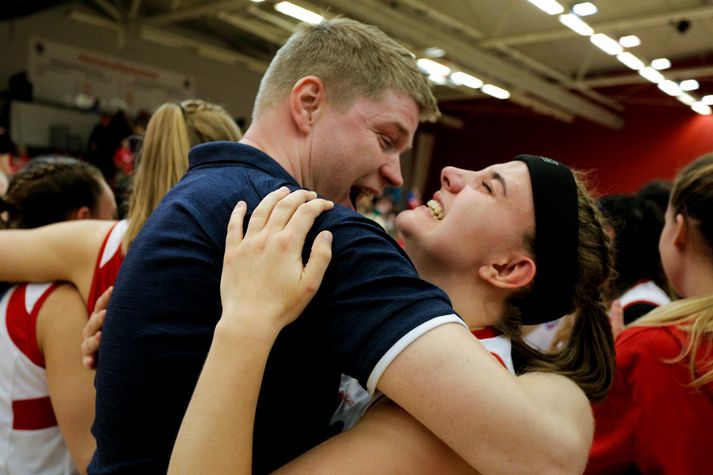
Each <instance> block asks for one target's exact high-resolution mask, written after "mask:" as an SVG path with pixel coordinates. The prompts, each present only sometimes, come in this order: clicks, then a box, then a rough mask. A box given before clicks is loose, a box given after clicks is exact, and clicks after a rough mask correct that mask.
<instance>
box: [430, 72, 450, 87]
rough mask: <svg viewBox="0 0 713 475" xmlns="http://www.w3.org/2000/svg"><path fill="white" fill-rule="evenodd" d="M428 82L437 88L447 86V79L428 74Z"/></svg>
mask: <svg viewBox="0 0 713 475" xmlns="http://www.w3.org/2000/svg"><path fill="white" fill-rule="evenodd" d="M428 80H429V81H431V82H432V83H433V84H438V85H439V86H445V85H446V84H448V79H446V77H445V76H439V75H438V74H429V75H428Z"/></svg>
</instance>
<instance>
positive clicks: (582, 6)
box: [572, 2, 599, 16]
mask: <svg viewBox="0 0 713 475" xmlns="http://www.w3.org/2000/svg"><path fill="white" fill-rule="evenodd" d="M572 11H573V12H574V13H576V14H577V15H579V16H589V15H594V14H595V13H597V12H598V11H599V10H598V9H597V6H596V5H595V4H593V3H592V2H582V3H577V4H575V5H574V6H572Z"/></svg>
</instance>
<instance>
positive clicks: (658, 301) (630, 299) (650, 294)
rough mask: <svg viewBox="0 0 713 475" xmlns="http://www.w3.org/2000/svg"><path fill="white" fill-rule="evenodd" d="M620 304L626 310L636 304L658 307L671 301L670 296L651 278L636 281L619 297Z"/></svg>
mask: <svg viewBox="0 0 713 475" xmlns="http://www.w3.org/2000/svg"><path fill="white" fill-rule="evenodd" d="M619 302H621V306H622V307H623V308H624V310H626V309H627V308H628V307H631V306H632V305H636V304H647V305H650V306H652V307H659V306H661V305H666V304H667V303H670V302H671V297H669V295H668V294H667V293H666V292H664V291H663V290H662V289H661V287H659V286H658V285H656V284H655V283H654V282H653V281H652V280H645V281H643V282H638V283H637V284H636V285H634V286H633V287H631V288H630V289H628V290H627V291H626V292H624V293H623V294H622V295H621V297H619Z"/></svg>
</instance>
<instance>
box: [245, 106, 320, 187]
mask: <svg viewBox="0 0 713 475" xmlns="http://www.w3.org/2000/svg"><path fill="white" fill-rule="evenodd" d="M240 143H242V144H245V145H250V146H251V147H255V148H257V149H258V150H261V151H262V152H264V153H266V154H267V155H269V156H270V157H271V158H272V159H273V160H275V161H276V162H277V163H279V164H280V166H281V167H282V168H284V169H285V171H287V173H289V174H290V175H291V176H292V177H293V178H294V179H295V181H297V183H299V184H300V186H309V183H306V182H305V181H306V180H305V174H304V171H303V168H302V167H303V165H304V164H303V163H302V162H301V160H300V157H301V156H302V153H301V150H300V147H301V146H302V144H301V141H300V137H299V134H298V131H296V130H295V129H294V127H293V126H292V125H291V123H290V122H289V121H286V120H285V118H284V117H281V116H279V115H277V112H276V111H268V112H265V113H264V114H263V116H262V117H260V118H259V119H256V120H255V121H254V122H253V124H252V125H251V126H250V127H249V128H248V130H246V131H245V134H244V135H243V138H242V140H240Z"/></svg>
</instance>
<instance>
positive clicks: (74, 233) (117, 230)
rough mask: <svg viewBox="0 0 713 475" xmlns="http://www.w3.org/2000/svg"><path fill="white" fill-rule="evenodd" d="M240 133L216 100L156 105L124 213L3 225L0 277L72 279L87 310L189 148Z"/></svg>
mask: <svg viewBox="0 0 713 475" xmlns="http://www.w3.org/2000/svg"><path fill="white" fill-rule="evenodd" d="M241 137H242V133H241V131H240V129H239V128H238V126H237V125H236V124H235V122H234V121H233V119H232V118H231V117H230V115H229V114H228V113H227V112H226V111H225V110H224V109H223V108H222V107H220V106H218V105H215V104H211V103H209V102H204V101H200V100H186V101H183V102H181V103H166V104H164V105H162V106H161V107H159V108H158V110H157V111H156V112H155V113H154V114H153V116H152V117H151V120H150V121H149V124H148V127H147V130H146V136H145V138H144V143H143V147H142V149H141V152H140V154H139V158H138V165H137V168H136V174H135V176H134V185H133V194H132V196H131V200H130V205H129V211H128V215H127V219H126V220H122V221H114V222H105V221H82V222H71V223H59V224H54V225H50V226H45V227H42V228H38V229H35V230H22V231H20V230H17V231H15V230H13V231H2V232H0V260H1V261H2V263H3V265H2V266H0V281H13V282H15V281H20V282H24V281H28V282H43V281H52V280H61V281H66V282H70V283H72V284H74V285H75V286H76V287H77V289H78V290H79V293H80V295H81V296H82V299H83V300H84V301H85V302H86V304H87V308H88V310H89V311H91V310H93V308H94V305H95V303H96V301H97V299H98V298H99V296H101V294H102V293H103V292H104V291H105V290H107V289H108V288H109V287H110V286H111V285H112V284H113V283H114V280H115V279H116V275H117V274H118V271H119V266H120V265H121V262H122V261H123V257H124V255H126V252H127V250H128V248H129V246H130V245H131V243H132V242H133V240H134V239H135V238H136V235H137V234H138V233H139V231H140V230H141V228H142V226H143V224H144V222H145V221H146V219H147V218H148V216H149V215H150V214H151V212H152V211H153V210H154V208H155V207H156V205H158V203H159V202H160V201H161V199H162V198H163V196H164V195H165V194H166V193H167V192H168V191H169V190H170V189H171V188H172V187H173V186H174V185H175V184H176V183H177V182H178V180H179V179H180V178H181V177H182V176H183V174H184V173H185V172H186V170H187V169H188V151H189V150H190V149H191V148H192V147H194V146H195V145H198V144H201V143H205V142H213V141H221V140H224V141H238V140H240V138H241ZM96 338H97V339H98V338H99V336H97V337H96ZM87 364H88V365H93V361H87Z"/></svg>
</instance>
